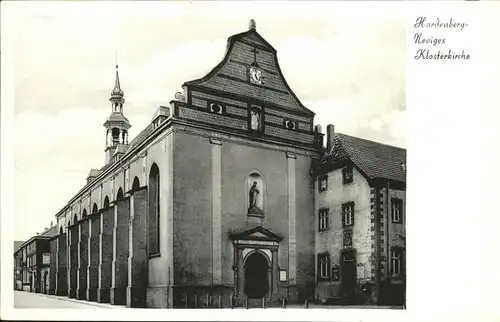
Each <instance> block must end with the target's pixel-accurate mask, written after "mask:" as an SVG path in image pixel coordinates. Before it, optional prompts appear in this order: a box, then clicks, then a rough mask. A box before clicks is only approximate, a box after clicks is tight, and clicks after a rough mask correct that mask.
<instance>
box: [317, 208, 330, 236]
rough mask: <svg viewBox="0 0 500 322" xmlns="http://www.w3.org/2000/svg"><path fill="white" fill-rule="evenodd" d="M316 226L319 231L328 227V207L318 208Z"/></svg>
mask: <svg viewBox="0 0 500 322" xmlns="http://www.w3.org/2000/svg"><path fill="white" fill-rule="evenodd" d="M318 221H319V223H318V228H319V231H323V230H327V229H328V209H320V210H319V218H318Z"/></svg>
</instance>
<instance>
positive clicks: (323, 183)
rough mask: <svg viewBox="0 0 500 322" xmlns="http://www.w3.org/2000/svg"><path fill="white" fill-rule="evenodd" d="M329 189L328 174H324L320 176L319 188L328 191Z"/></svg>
mask: <svg viewBox="0 0 500 322" xmlns="http://www.w3.org/2000/svg"><path fill="white" fill-rule="evenodd" d="M327 189H328V176H327V175H325V176H322V177H319V178H318V190H319V191H320V192H321V191H326V190H327Z"/></svg>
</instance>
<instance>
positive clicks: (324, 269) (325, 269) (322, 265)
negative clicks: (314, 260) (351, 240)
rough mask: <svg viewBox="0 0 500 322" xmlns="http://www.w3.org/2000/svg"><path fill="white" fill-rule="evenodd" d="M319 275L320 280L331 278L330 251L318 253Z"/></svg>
mask: <svg viewBox="0 0 500 322" xmlns="http://www.w3.org/2000/svg"><path fill="white" fill-rule="evenodd" d="M318 277H319V279H320V280H328V279H329V278H330V256H329V255H328V253H323V254H319V255H318Z"/></svg>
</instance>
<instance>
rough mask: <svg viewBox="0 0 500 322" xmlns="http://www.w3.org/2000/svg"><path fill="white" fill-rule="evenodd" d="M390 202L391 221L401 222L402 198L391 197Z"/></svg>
mask: <svg viewBox="0 0 500 322" xmlns="http://www.w3.org/2000/svg"><path fill="white" fill-rule="evenodd" d="M391 204H392V222H393V223H401V222H403V200H401V199H398V198H392V199H391Z"/></svg>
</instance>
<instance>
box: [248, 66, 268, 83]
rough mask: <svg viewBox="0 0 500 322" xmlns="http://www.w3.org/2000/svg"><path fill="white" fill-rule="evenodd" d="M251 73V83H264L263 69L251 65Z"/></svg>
mask: <svg viewBox="0 0 500 322" xmlns="http://www.w3.org/2000/svg"><path fill="white" fill-rule="evenodd" d="M249 73H250V82H251V83H253V84H259V85H262V84H264V81H263V75H262V70H260V69H259V68H257V67H254V66H250V69H249Z"/></svg>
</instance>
